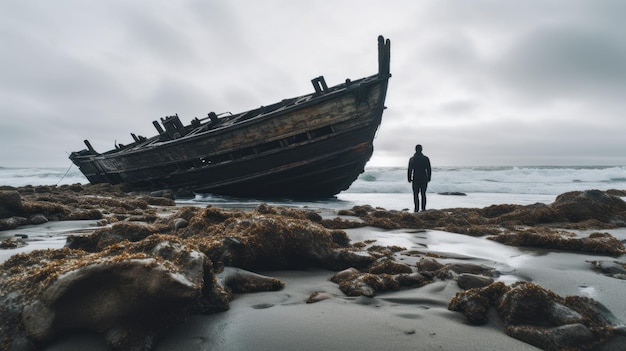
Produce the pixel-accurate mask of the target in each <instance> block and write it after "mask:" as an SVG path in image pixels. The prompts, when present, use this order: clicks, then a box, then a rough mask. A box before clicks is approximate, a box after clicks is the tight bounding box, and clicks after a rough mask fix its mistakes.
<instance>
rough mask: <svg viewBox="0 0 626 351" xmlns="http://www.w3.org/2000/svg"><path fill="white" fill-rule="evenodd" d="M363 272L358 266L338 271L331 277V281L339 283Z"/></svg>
mask: <svg viewBox="0 0 626 351" xmlns="http://www.w3.org/2000/svg"><path fill="white" fill-rule="evenodd" d="M358 274H361V272H359V270H358V269H356V268H347V269H344V270H343V271H341V272H337V273H336V274H335V275H334V276H332V277H331V278H330V281H331V282H333V283H339V282H341V281H344V280H347V279H350V278H351V277H352V276H355V275H358Z"/></svg>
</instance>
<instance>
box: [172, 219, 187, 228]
mask: <svg viewBox="0 0 626 351" xmlns="http://www.w3.org/2000/svg"><path fill="white" fill-rule="evenodd" d="M188 225H189V222H188V221H187V220H186V219H184V218H176V219H175V220H174V229H181V228H186V227H187V226H188Z"/></svg>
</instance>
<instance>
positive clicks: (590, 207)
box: [551, 190, 626, 224]
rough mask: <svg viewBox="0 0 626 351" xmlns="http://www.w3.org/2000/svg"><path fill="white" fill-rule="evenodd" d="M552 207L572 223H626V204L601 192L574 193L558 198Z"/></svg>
mask: <svg viewBox="0 0 626 351" xmlns="http://www.w3.org/2000/svg"><path fill="white" fill-rule="evenodd" d="M551 207H552V208H553V209H554V210H555V211H556V212H557V213H558V214H559V215H561V216H563V217H564V218H566V219H567V220H569V221H571V222H580V221H584V220H588V219H597V220H599V221H601V222H609V221H616V222H620V223H622V224H624V222H625V221H626V202H624V200H622V199H620V198H619V197H617V196H612V195H608V194H607V193H605V192H603V191H600V190H586V191H572V192H568V193H564V194H561V195H559V196H557V198H556V200H554V203H552V205H551Z"/></svg>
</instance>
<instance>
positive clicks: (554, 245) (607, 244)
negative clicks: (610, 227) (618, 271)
mask: <svg viewBox="0 0 626 351" xmlns="http://www.w3.org/2000/svg"><path fill="white" fill-rule="evenodd" d="M487 239H489V240H493V241H497V242H500V243H503V244H506V245H514V246H529V247H539V248H545V249H558V250H567V251H576V252H588V253H594V254H605V255H611V256H620V255H622V254H624V253H626V248H624V245H622V243H621V242H620V241H619V240H617V239H616V238H615V237H613V236H612V235H610V234H608V233H592V234H590V235H589V236H588V237H586V238H576V237H572V236H571V235H569V233H562V232H558V231H554V230H551V229H548V228H534V229H533V228H529V229H526V230H521V231H518V232H513V233H504V234H500V235H496V236H490V237H488V238H487Z"/></svg>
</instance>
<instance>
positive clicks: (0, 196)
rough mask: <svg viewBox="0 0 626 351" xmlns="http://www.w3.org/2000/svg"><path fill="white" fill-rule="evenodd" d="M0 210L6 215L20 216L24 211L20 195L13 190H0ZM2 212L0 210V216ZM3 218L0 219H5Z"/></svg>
mask: <svg viewBox="0 0 626 351" xmlns="http://www.w3.org/2000/svg"><path fill="white" fill-rule="evenodd" d="M0 209H4V210H6V211H7V213H14V214H21V213H22V212H23V211H24V204H23V203H22V197H21V196H20V193H19V192H17V191H15V190H0ZM1 213H2V211H1V210H0V214H1ZM7 217H9V216H3V217H0V218H7Z"/></svg>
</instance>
